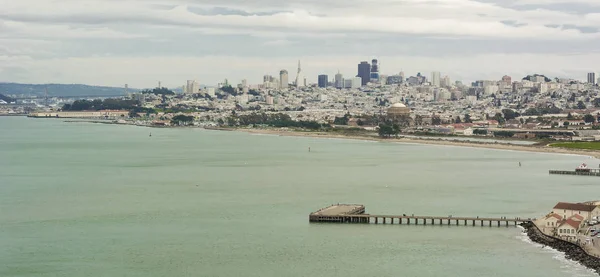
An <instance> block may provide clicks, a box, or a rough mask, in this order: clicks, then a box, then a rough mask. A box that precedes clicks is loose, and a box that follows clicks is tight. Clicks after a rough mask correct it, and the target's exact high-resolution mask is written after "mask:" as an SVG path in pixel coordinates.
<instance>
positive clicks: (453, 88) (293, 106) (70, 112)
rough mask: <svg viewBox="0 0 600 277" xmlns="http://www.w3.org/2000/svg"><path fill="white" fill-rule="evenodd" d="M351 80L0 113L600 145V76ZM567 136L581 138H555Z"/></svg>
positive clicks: (365, 71)
mask: <svg viewBox="0 0 600 277" xmlns="http://www.w3.org/2000/svg"><path fill="white" fill-rule="evenodd" d="M350 76H351V77H348V76H345V75H343V74H341V73H339V72H338V73H337V74H335V76H332V77H330V76H328V75H325V74H323V75H319V76H318V78H317V79H318V82H317V83H316V84H309V83H307V78H306V77H305V76H304V75H303V73H302V67H301V63H300V61H299V62H298V68H297V72H296V73H295V77H292V76H290V73H289V72H288V71H287V70H285V69H283V70H281V71H280V72H279V75H278V76H272V75H264V78H263V83H261V84H249V83H248V82H247V81H246V80H242V81H241V82H240V83H238V84H235V83H232V82H230V81H228V80H224V81H223V82H222V83H219V84H218V85H217V86H215V87H201V86H200V84H199V82H197V81H195V80H188V81H187V83H185V85H183V86H182V87H180V88H177V89H174V90H169V89H166V88H162V86H161V85H160V83H159V86H158V87H157V88H155V89H152V90H144V91H134V90H131V91H128V88H127V86H125V88H124V91H123V95H125V96H123V97H119V98H118V100H115V99H110V98H109V99H105V100H103V101H104V102H107V103H109V104H105V105H100V103H101V102H98V101H102V100H95V101H92V100H94V98H93V97H92V98H88V99H87V100H85V99H78V100H75V99H76V98H66V99H65V98H56V97H47V96H46V97H44V96H40V97H35V98H33V99H28V100H18V99H19V97H20V96H21V97H22V96H23V95H15V94H11V92H10V91H8V92H4V94H5V97H4V98H5V99H0V113H2V114H24V113H25V114H29V115H30V116H37V117H81V118H105V119H111V120H118V122H119V123H128V124H136V125H160V126H164V125H167V126H169V125H197V126H212V127H216V126H229V127H236V126H254V127H256V126H257V125H259V126H268V125H270V126H274V127H306V126H309V125H310V126H312V127H311V128H313V127H314V128H315V129H318V128H321V127H322V126H350V127H360V128H363V129H367V130H369V129H372V130H374V129H376V128H377V127H378V126H380V125H381V124H389V125H390V126H392V125H397V127H396V128H397V129H398V130H397V131H398V132H399V131H400V130H402V132H415V131H426V132H428V133H440V134H453V135H455V134H458V135H478V134H479V135H487V134H490V135H491V134H494V135H496V136H509V137H513V136H517V137H520V138H535V137H536V136H537V137H549V136H552V137H553V138H556V139H565V138H568V139H579V140H600V134H599V133H597V131H595V129H598V128H597V127H598V126H597V124H598V117H599V115H600V113H599V112H600V96H599V92H600V89H599V88H598V86H597V83H598V82H600V78H597V76H596V74H595V73H589V74H588V75H587V76H586V77H587V82H581V81H577V80H574V79H564V78H563V79H561V78H550V77H547V76H544V75H541V74H532V75H529V76H518V77H515V76H499V78H498V80H479V81H476V82H473V83H471V84H464V83H462V82H461V81H452V79H451V77H450V75H445V74H442V73H441V72H432V73H431V74H430V76H425V75H424V74H421V73H416V74H414V75H410V76H409V75H408V74H405V73H404V72H399V73H398V74H393V75H383V74H380V67H379V63H378V60H377V59H373V60H372V61H371V62H368V61H362V62H360V63H359V64H358V66H357V74H356V75H354V74H352V75H350ZM291 79H293V80H292V81H290V80H291ZM174 91H177V92H178V93H175V92H174ZM11 97H13V98H11ZM11 99H12V100H11ZM127 100H130V101H127ZM9 101H12V102H9ZM73 101H75V102H74V103H73ZM86 101H87V102H86ZM86 103H87V105H86ZM257 114H260V115H262V114H264V115H273V114H275V115H282V116H283V117H281V118H279V120H276V121H278V123H276V122H275V121H273V120H271V119H269V118H270V117H269V116H262V117H261V118H258V119H257V118H253V117H252V115H257ZM173 118H175V119H176V120H173ZM281 121H284V123H282V122H281ZM292 121H293V122H305V123H312V124H309V125H306V124H300V125H298V124H294V123H290V122H292ZM285 122H287V123H285ZM290 124H291V125H290ZM494 128H503V129H502V130H499V129H494ZM482 129H484V130H485V131H482ZM565 129H567V130H577V132H576V133H565V132H562V131H560V130H565ZM494 130H495V131H494ZM506 130H510V132H507V131H506ZM523 130H525V131H523ZM531 130H559V131H558V132H556V131H550V132H542V131H538V132H531ZM585 130H591V131H585ZM488 131H489V132H488ZM390 134H392V133H390Z"/></svg>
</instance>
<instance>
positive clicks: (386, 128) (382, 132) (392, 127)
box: [378, 123, 400, 138]
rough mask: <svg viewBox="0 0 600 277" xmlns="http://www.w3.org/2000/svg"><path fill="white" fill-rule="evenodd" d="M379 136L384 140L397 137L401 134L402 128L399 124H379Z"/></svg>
mask: <svg viewBox="0 0 600 277" xmlns="http://www.w3.org/2000/svg"><path fill="white" fill-rule="evenodd" d="M378 134H379V136H380V137H382V138H391V137H393V136H394V137H397V136H398V134H400V126H399V125H398V124H386V123H381V124H379V130H378Z"/></svg>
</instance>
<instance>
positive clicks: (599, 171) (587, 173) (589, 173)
mask: <svg viewBox="0 0 600 277" xmlns="http://www.w3.org/2000/svg"><path fill="white" fill-rule="evenodd" d="M550 174H559V175H579V176H597V177H600V169H588V170H550Z"/></svg>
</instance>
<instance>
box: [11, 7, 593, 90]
mask: <svg viewBox="0 0 600 277" xmlns="http://www.w3.org/2000/svg"><path fill="white" fill-rule="evenodd" d="M372 58H378V59H379V61H380V64H381V72H382V74H388V75H391V74H398V72H400V71H401V70H403V71H404V72H405V73H406V75H407V76H410V75H415V74H416V73H417V72H422V73H423V74H426V75H427V76H429V74H430V72H431V71H440V72H441V73H442V76H443V75H448V76H450V78H451V80H452V81H454V80H464V81H472V80H477V79H493V80H496V79H500V78H501V77H502V76H503V75H505V74H508V75H511V76H513V78H521V77H523V76H525V75H527V74H530V73H544V74H546V75H547V76H550V77H571V78H575V79H581V80H584V79H585V77H586V76H585V75H586V73H587V72H593V71H600V0H437V1H429V0H254V1H252V0H0V81H5V82H6V81H9V82H25V83H50V82H52V83H84V84H92V85H110V86H123V85H124V84H129V86H130V87H138V88H143V87H152V86H156V84H157V82H158V81H162V84H163V85H165V86H168V87H175V86H181V85H183V84H184V83H185V81H186V80H188V79H195V80H197V81H199V82H200V83H202V84H208V85H214V84H216V83H217V82H220V81H222V80H223V79H225V78H228V79H229V80H230V82H233V83H239V82H240V81H241V79H247V80H248V82H249V83H260V82H262V76H263V75H265V74H271V75H277V74H278V72H279V70H280V69H287V70H288V71H289V72H290V75H292V76H290V80H293V79H294V78H295V71H296V67H297V63H298V60H301V61H302V66H303V72H304V73H305V75H306V76H307V78H308V80H309V81H311V82H315V81H316V79H317V75H318V74H329V75H331V76H333V75H334V74H335V73H336V72H337V71H338V69H339V70H340V72H341V73H342V74H344V75H345V76H354V75H356V74H357V72H356V71H357V64H358V63H359V62H360V61H361V60H369V61H370V60H371V59H372Z"/></svg>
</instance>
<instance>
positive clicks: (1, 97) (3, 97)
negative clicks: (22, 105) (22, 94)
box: [0, 93, 15, 103]
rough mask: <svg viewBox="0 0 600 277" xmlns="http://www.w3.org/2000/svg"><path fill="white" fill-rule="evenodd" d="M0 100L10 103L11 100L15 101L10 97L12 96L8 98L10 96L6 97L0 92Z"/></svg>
mask: <svg viewBox="0 0 600 277" xmlns="http://www.w3.org/2000/svg"><path fill="white" fill-rule="evenodd" d="M0 100H2V101H4V102H6V103H11V102H14V101H15V99H12V98H10V97H8V96H6V95H4V94H1V93H0Z"/></svg>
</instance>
